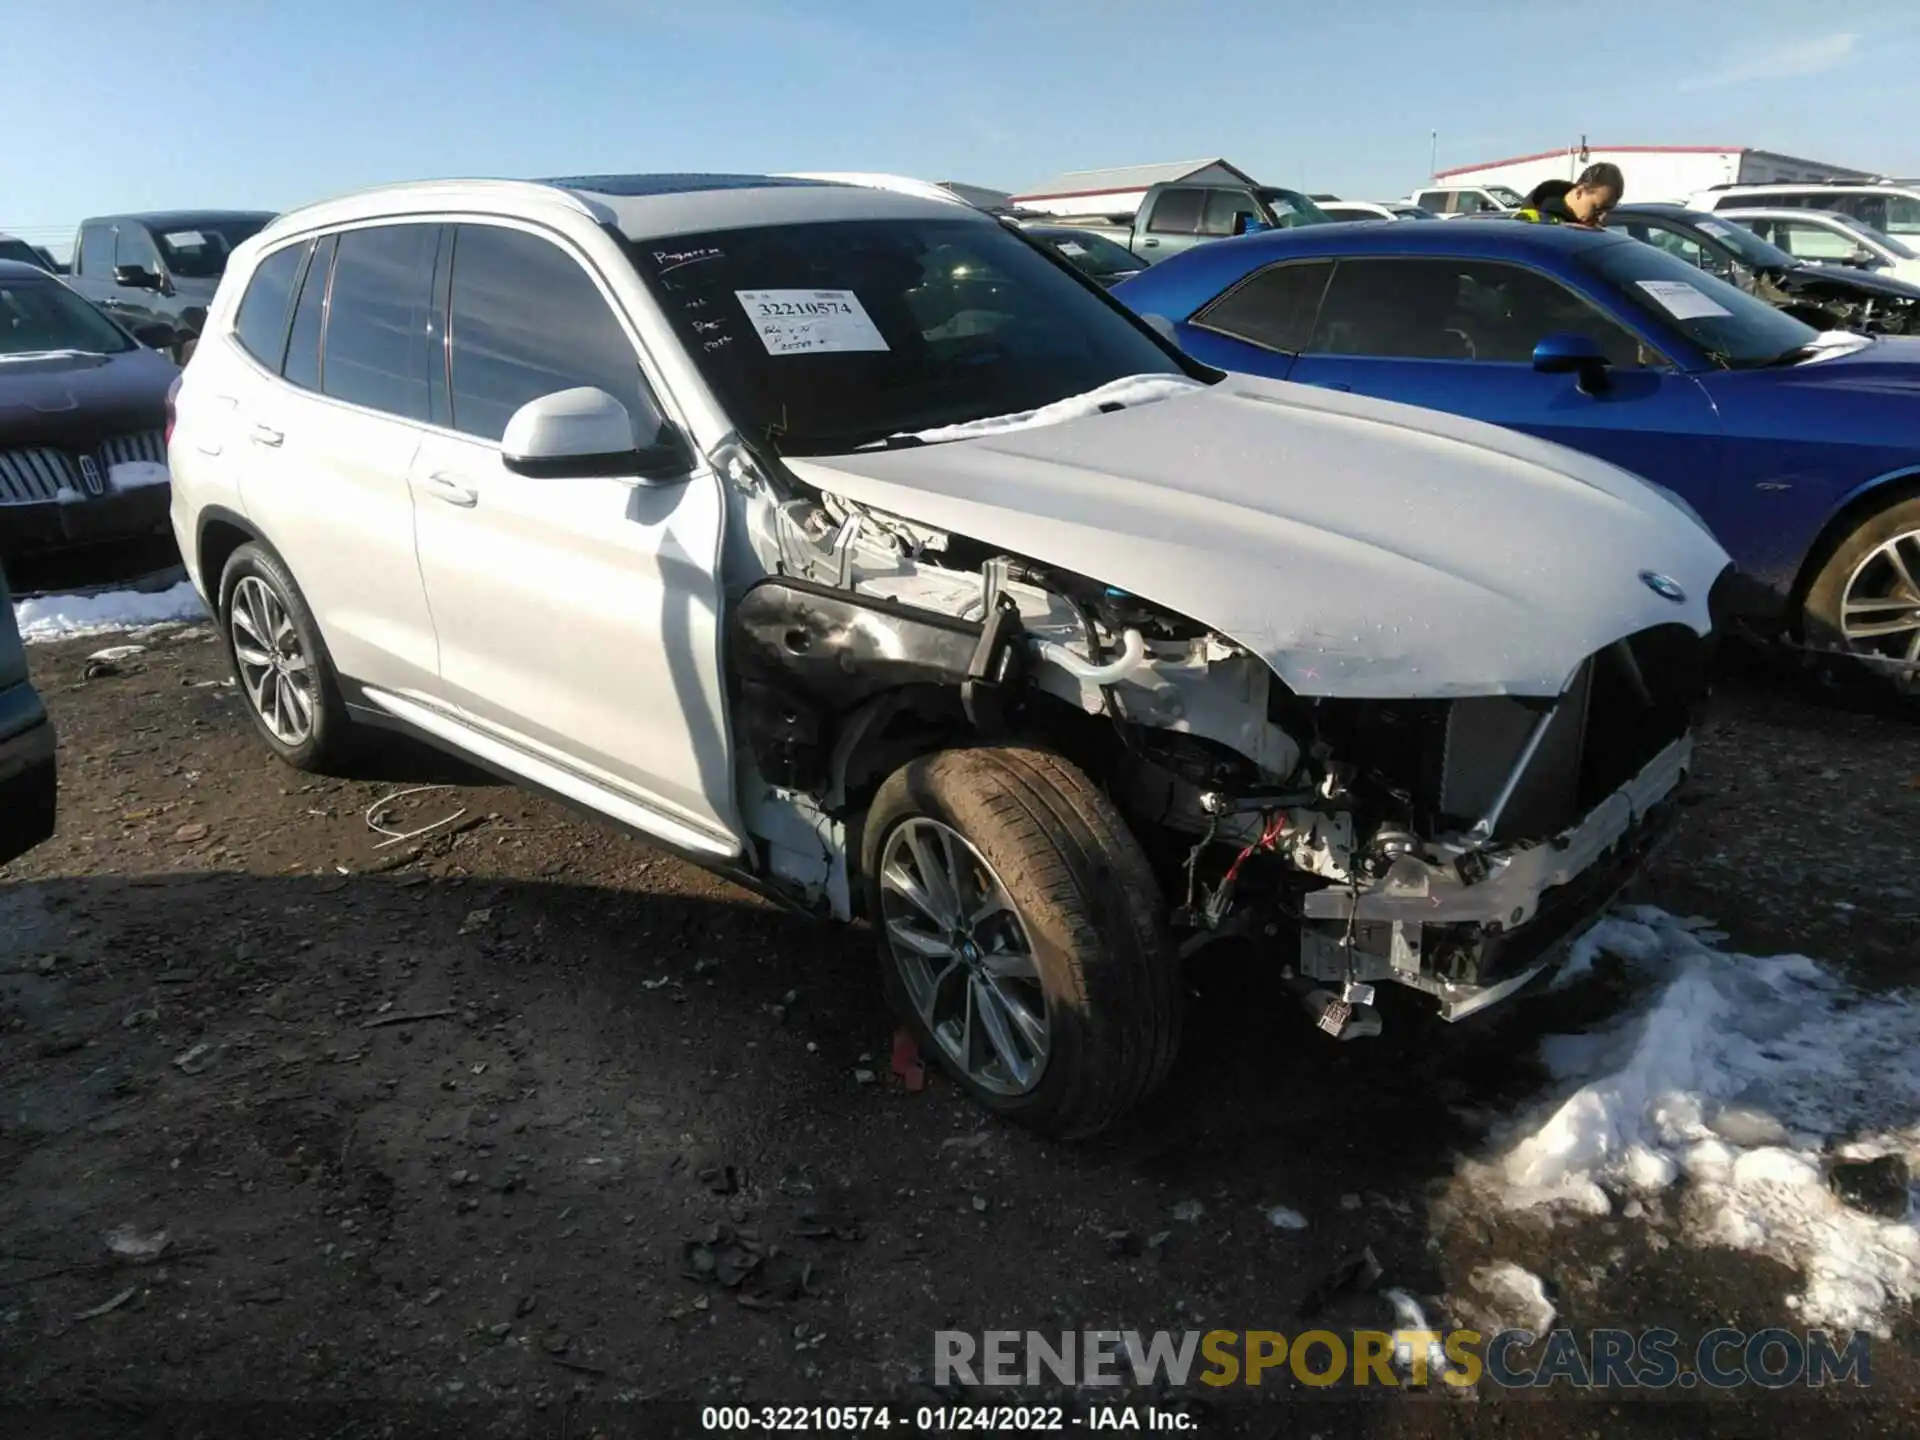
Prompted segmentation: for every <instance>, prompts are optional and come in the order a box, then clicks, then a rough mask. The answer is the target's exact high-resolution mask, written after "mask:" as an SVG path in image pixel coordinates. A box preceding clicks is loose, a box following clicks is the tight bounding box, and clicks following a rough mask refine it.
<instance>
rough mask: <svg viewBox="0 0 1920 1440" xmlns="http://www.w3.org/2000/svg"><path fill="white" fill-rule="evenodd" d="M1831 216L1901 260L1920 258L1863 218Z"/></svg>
mask: <svg viewBox="0 0 1920 1440" xmlns="http://www.w3.org/2000/svg"><path fill="white" fill-rule="evenodd" d="M1833 218H1834V219H1836V220H1838V221H1839V222H1840V223H1841V224H1842V225H1844V226H1846V227H1847V229H1849V230H1851V231H1853V232H1854V233H1855V234H1857V235H1859V236H1861V237H1862V238H1864V239H1867V240H1870V241H1872V242H1873V243H1874V244H1875V245H1878V246H1879V247H1880V248H1881V249H1883V250H1885V251H1887V252H1888V253H1889V254H1893V255H1898V256H1899V257H1900V258H1901V259H1902V260H1920V255H1915V254H1914V253H1913V251H1912V250H1910V249H1909V248H1908V247H1907V246H1905V245H1902V244H1901V243H1900V242H1899V241H1898V240H1896V239H1894V238H1893V237H1892V236H1891V235H1889V234H1887V233H1886V232H1885V231H1883V230H1876V229H1874V228H1873V226H1871V225H1869V224H1867V222H1866V221H1864V220H1856V219H1854V217H1853V216H1851V215H1840V214H1836V215H1835V216H1834V217H1833Z"/></svg>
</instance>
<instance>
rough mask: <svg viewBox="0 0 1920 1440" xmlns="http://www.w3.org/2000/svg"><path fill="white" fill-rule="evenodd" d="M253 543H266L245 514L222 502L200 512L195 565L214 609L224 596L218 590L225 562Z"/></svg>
mask: <svg viewBox="0 0 1920 1440" xmlns="http://www.w3.org/2000/svg"><path fill="white" fill-rule="evenodd" d="M254 543H257V544H262V545H264V544H267V543H268V542H267V538H266V536H264V535H262V534H261V533H260V531H259V528H258V527H257V526H255V525H254V524H253V522H252V521H250V520H248V519H247V517H246V516H244V515H242V514H240V513H239V512H237V511H234V510H229V509H228V508H227V507H226V506H224V505H209V506H207V507H206V509H204V510H202V511H201V512H200V520H199V525H198V528H197V533H196V534H195V536H194V547H193V548H194V564H195V566H196V568H197V569H198V570H199V572H200V585H201V588H202V590H203V591H205V593H206V596H207V598H208V599H209V600H210V601H211V602H212V604H213V607H214V609H215V610H216V611H217V610H218V609H219V607H220V605H221V604H222V603H223V602H224V601H225V599H226V596H224V595H223V594H221V593H220V591H221V588H222V587H221V580H222V577H223V575H224V572H225V571H226V568H227V562H228V561H229V560H231V559H232V558H233V552H234V551H236V550H238V549H239V548H240V547H241V546H242V545H247V544H254Z"/></svg>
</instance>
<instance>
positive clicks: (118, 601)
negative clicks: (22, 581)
mask: <svg viewBox="0 0 1920 1440" xmlns="http://www.w3.org/2000/svg"><path fill="white" fill-rule="evenodd" d="M206 616H207V610H206V607H205V606H204V605H202V604H201V603H200V597H199V596H198V595H197V594H195V593H194V589H193V586H192V585H191V584H189V583H188V582H187V581H185V580H182V581H181V582H180V583H179V584H178V585H175V586H174V587H173V588H172V589H171V590H161V591H157V592H155V593H152V594H147V593H145V592H143V591H138V590H117V591H114V592H112V593H111V594H106V595H40V596H36V597H34V598H33V599H31V600H22V601H20V603H19V604H17V605H15V606H14V607H13V618H14V621H15V623H16V624H18V625H19V627H20V638H21V639H23V640H25V641H27V643H28V644H35V643H42V644H44V643H45V642H47V641H49V640H70V639H73V638H75V637H76V636H81V635H103V634H107V633H110V632H112V631H116V630H137V629H139V628H140V627H141V626H143V625H160V624H164V623H166V622H167V621H170V620H204V619H206Z"/></svg>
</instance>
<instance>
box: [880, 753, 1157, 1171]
mask: <svg viewBox="0 0 1920 1440" xmlns="http://www.w3.org/2000/svg"><path fill="white" fill-rule="evenodd" d="M862 865H863V873H864V874H865V877H866V884H867V914H868V916H869V918H870V919H871V921H872V923H873V925H874V928H875V930H876V931H877V932H878V936H879V945H880V956H881V963H882V966H883V969H884V974H885V980H886V986H887V992H888V995H889V997H890V998H891V1000H892V1001H893V1004H894V1007H895V1009H896V1010H898V1011H899V1013H900V1015H901V1016H902V1018H903V1019H904V1020H905V1021H906V1023H907V1025H908V1027H909V1028H910V1029H911V1030H912V1032H913V1034H914V1036H915V1038H916V1039H917V1040H918V1041H919V1044H920V1047H921V1049H922V1051H923V1052H924V1053H927V1054H930V1055H932V1056H933V1057H934V1059H935V1060H936V1061H937V1062H938V1063H939V1064H940V1065H941V1067H942V1068H943V1069H944V1070H945V1071H946V1072H947V1073H948V1074H949V1075H951V1076H953V1077H954V1079H956V1080H957V1081H959V1083H960V1084H961V1085H962V1086H963V1087H964V1088H965V1089H966V1090H967V1091H968V1093H969V1094H970V1095H972V1097H973V1098H974V1099H975V1100H977V1101H978V1102H979V1103H980V1104H982V1105H984V1106H986V1107H987V1108H988V1109H991V1110H994V1111H996V1112H998V1113H1000V1114H1003V1115H1005V1116H1007V1117H1008V1118H1009V1119H1013V1120H1017V1121H1019V1122H1020V1123H1022V1124H1024V1125H1027V1126H1029V1127H1030V1128H1032V1129H1035V1130H1038V1131H1041V1132H1043V1133H1045V1134H1049V1135H1055V1136H1061V1137H1077V1136H1084V1135H1090V1134H1092V1133H1094V1132H1095V1131H1098V1130H1101V1129H1104V1128H1105V1127H1106V1126H1108V1125H1110V1124H1112V1123H1113V1122H1114V1121H1115V1120H1117V1119H1119V1118H1120V1117H1121V1116H1122V1115H1123V1114H1125V1113H1126V1112H1127V1111H1128V1110H1130V1109H1132V1108H1133V1107H1134V1106H1135V1105H1137V1104H1138V1103H1139V1102H1140V1101H1141V1100H1142V1099H1144V1098H1145V1097H1146V1096H1147V1095H1148V1093H1150V1092H1151V1091H1152V1090H1153V1089H1154V1088H1155V1087H1156V1086H1158V1085H1159V1083H1160V1082H1161V1081H1162V1080H1163V1079H1164V1078H1165V1077H1166V1074H1167V1071H1168V1069H1169V1068H1170V1067H1171V1065H1172V1063H1173V1057H1174V1053H1175V1051H1176V1049H1177V1048H1178V1045H1179V1035H1180V1018H1181V1016H1180V1011H1181V992H1180V977H1179V967H1178V963H1177V960H1176V957H1175V955H1174V953H1173V950H1172V947H1171V945H1170V943H1169V941H1168V937H1167V934H1166V928H1165V923H1164V917H1163V907H1162V904H1161V899H1160V889H1159V885H1158V883H1157V882H1156V880H1155V878H1154V875H1153V871H1152V869H1151V868H1150V866H1149V865H1148V863H1147V859H1146V856H1145V854H1144V852H1143V851H1142V850H1141V848H1140V845H1139V842H1138V841H1136V840H1135V839H1134V837H1133V835H1132V833H1131V832H1130V831H1129V830H1128V829H1127V826H1126V822H1125V821H1124V820H1122V819H1121V817H1120V815H1119V814H1118V813H1117V812H1116V811H1115V810H1114V809H1113V807H1112V805H1111V804H1110V803H1109V802H1108V801H1107V799H1106V797H1105V796H1104V795H1102V794H1101V793H1100V791H1099V790H1097V789H1096V788H1095V787H1094V785H1093V784H1092V782H1091V781H1089V780H1088V779H1087V777H1086V776H1085V774H1083V773H1082V772H1081V771H1080V770H1078V769H1077V768H1075V767H1074V766H1073V765H1071V764H1069V763H1067V762H1066V761H1065V760H1063V759H1061V758H1060V757H1059V756H1057V755H1053V754H1051V753H1048V752H1046V751H1042V750H1034V749H1026V748H1022V747H1015V746H994V747H983V748H979V749H966V750H948V751H942V752H940V753H938V754H935V755H930V756H926V757H924V758H922V759H919V760H915V761H913V762H912V763H910V764H908V765H906V766H905V767H903V768H902V769H900V770H899V771H897V772H895V773H894V774H893V775H892V776H891V777H890V778H889V779H888V780H887V781H886V783H885V784H884V785H882V786H881V787H880V791H879V793H878V795H876V796H875V798H874V802H873V805H872V807H871V809H870V810H869V812H868V817H867V824H866V830H865V843H864V845H863V855H862Z"/></svg>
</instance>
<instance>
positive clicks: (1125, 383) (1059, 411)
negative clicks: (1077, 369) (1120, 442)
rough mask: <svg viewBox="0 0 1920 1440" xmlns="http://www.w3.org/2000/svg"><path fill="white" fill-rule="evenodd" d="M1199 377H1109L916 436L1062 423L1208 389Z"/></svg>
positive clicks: (963, 436) (956, 436)
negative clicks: (1049, 399) (1047, 400)
mask: <svg viewBox="0 0 1920 1440" xmlns="http://www.w3.org/2000/svg"><path fill="white" fill-rule="evenodd" d="M1204 389H1206V386H1205V385H1203V384H1202V383H1201V382H1200V381H1198V380H1190V379H1188V378H1187V377H1186V376H1184V375H1128V376H1126V377H1124V378H1123V379H1119V380H1111V381H1108V382H1107V383H1106V384H1105V385H1102V386H1100V387H1099V388H1097V389H1094V390H1089V391H1087V392H1086V394H1084V395H1069V396H1068V397H1067V398H1066V399H1064V400H1056V401H1054V402H1053V403H1052V404H1051V405H1042V406H1041V407H1040V408H1039V409H1038V410H1022V411H1021V412H1019V413H1018V414H1017V415H990V416H988V417H987V418H986V419H984V420H968V421H964V422H963V423H961V424H959V425H942V426H940V427H938V428H937V429H934V430H917V431H915V432H914V433H913V436H912V438H914V439H916V440H925V441H927V442H928V443H929V444H933V443H936V442H938V441H942V440H976V439H978V438H979V437H980V436H982V435H1004V434H1006V433H1007V432H1008V431H1010V430H1031V429H1033V428H1034V427H1035V426H1037V425H1060V424H1063V423H1065V422H1066V421H1068V420H1080V419H1084V418H1085V417H1086V416H1088V415H1098V414H1099V413H1100V407H1101V406H1102V405H1122V406H1128V407H1131V406H1134V405H1146V404H1148V403H1150V402H1152V401H1155V400H1165V399H1167V398H1169V397H1170V396H1174V395H1184V394H1186V393H1187V392H1188V391H1189V390H1204Z"/></svg>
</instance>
